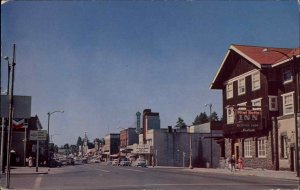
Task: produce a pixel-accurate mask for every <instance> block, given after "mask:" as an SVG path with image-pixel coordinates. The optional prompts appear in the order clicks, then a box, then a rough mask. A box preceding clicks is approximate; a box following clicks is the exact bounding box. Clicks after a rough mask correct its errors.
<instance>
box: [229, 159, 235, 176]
mask: <svg viewBox="0 0 300 190" xmlns="http://www.w3.org/2000/svg"><path fill="white" fill-rule="evenodd" d="M230 163H231V172H234V171H235V159H234V155H232V157H231V159H230Z"/></svg>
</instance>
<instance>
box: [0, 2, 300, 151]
mask: <svg viewBox="0 0 300 190" xmlns="http://www.w3.org/2000/svg"><path fill="white" fill-rule="evenodd" d="M298 10H299V9H298V6H297V1H180V2H177V1H166V2H165V1H125V2H124V1H78V2H76V1H64V2H59V1H54V2H50V1H17V2H16V1H13V2H8V3H6V4H4V5H2V6H1V25H2V26H1V42H2V52H3V55H8V56H11V54H12V44H13V43H16V46H17V49H16V60H17V66H16V78H15V92H16V93H15V94H20V95H29V96H32V115H36V114H37V115H38V116H39V118H40V120H41V123H42V125H43V127H44V128H47V112H48V111H54V110H61V109H63V110H65V113H63V114H60V113H57V114H55V115H52V117H51V126H50V133H51V134H56V135H55V136H54V137H53V140H54V141H55V143H57V144H59V145H62V144H64V143H66V142H69V143H75V142H76V140H77V137H78V136H83V134H84V131H87V135H88V137H89V138H90V139H91V140H92V139H94V138H96V137H104V135H105V134H106V133H107V132H118V131H120V128H127V127H134V126H135V113H136V112H137V111H140V112H142V111H143V110H144V109H145V108H151V109H152V110H153V111H155V112H159V113H160V119H161V126H162V127H164V128H165V127H167V126H168V125H172V126H174V125H175V123H176V121H177V118H178V117H179V116H180V117H182V118H183V119H184V120H185V121H186V123H187V124H191V123H192V121H193V120H194V118H195V116H196V115H197V114H199V113H200V112H204V111H206V112H208V108H206V107H205V106H204V105H205V104H206V103H212V104H213V110H215V111H216V112H217V113H218V114H219V116H221V115H222V111H221V107H222V97H221V92H220V91H216V90H210V89H209V85H210V83H211V82H212V80H213V77H214V75H215V74H216V72H217V69H218V67H219V66H220V64H221V62H222V60H223V58H224V56H225V54H226V51H227V49H228V47H229V46H230V44H243V45H258V46H274V47H288V48H295V47H298V46H299V11H298ZM2 70H5V71H6V65H2ZM3 75H4V76H3V80H2V81H3V84H2V85H4V84H6V76H7V75H6V72H4V73H3Z"/></svg>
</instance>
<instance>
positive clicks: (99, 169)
mask: <svg viewBox="0 0 300 190" xmlns="http://www.w3.org/2000/svg"><path fill="white" fill-rule="evenodd" d="M97 170H99V171H102V172H107V173H109V172H110V171H108V170H102V169H97Z"/></svg>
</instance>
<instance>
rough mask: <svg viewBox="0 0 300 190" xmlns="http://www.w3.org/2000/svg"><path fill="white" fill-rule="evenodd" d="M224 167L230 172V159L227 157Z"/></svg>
mask: <svg viewBox="0 0 300 190" xmlns="http://www.w3.org/2000/svg"><path fill="white" fill-rule="evenodd" d="M226 166H227V169H228V170H231V157H230V156H229V157H227V159H226Z"/></svg>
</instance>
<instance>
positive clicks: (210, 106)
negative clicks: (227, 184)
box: [205, 104, 213, 168]
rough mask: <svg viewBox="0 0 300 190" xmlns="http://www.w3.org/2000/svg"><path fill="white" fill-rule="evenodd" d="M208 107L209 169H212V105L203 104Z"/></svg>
mask: <svg viewBox="0 0 300 190" xmlns="http://www.w3.org/2000/svg"><path fill="white" fill-rule="evenodd" d="M207 106H209V129H210V167H211V168H212V167H213V162H212V157H213V153H212V152H213V147H212V130H211V108H212V104H205V107H207Z"/></svg>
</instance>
